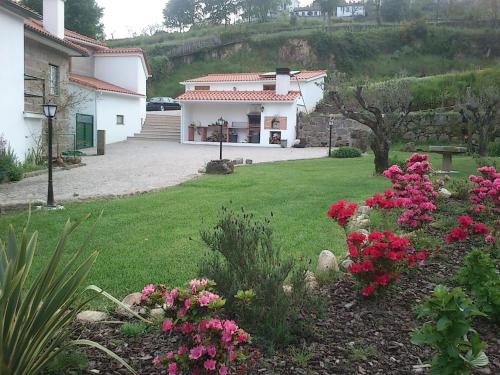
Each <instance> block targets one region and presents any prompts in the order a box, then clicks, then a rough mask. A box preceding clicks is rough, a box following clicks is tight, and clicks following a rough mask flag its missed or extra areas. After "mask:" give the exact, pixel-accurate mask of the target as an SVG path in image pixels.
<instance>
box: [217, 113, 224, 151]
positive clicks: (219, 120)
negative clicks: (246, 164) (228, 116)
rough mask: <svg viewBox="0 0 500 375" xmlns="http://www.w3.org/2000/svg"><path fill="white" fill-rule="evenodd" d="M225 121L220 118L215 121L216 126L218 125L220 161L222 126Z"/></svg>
mask: <svg viewBox="0 0 500 375" xmlns="http://www.w3.org/2000/svg"><path fill="white" fill-rule="evenodd" d="M225 122H226V121H225V120H224V119H223V118H222V117H221V118H219V119H218V120H217V125H219V141H220V146H219V147H220V150H219V151H220V152H219V154H220V156H219V159H220V160H222V138H223V135H222V127H223V126H224V124H225Z"/></svg>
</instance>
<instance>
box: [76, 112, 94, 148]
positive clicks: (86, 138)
mask: <svg viewBox="0 0 500 375" xmlns="http://www.w3.org/2000/svg"><path fill="white" fill-rule="evenodd" d="M93 146H94V116H90V115H81V114H77V115H76V148H77V150H79V149H81V148H88V147H93Z"/></svg>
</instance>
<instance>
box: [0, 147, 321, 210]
mask: <svg viewBox="0 0 500 375" xmlns="http://www.w3.org/2000/svg"><path fill="white" fill-rule="evenodd" d="M87 153H88V154H89V155H90V154H91V153H95V150H92V149H90V150H87ZM326 155H327V150H326V149H324V148H304V149H298V148H287V149H281V148H265V147H235V146H226V147H224V158H227V159H236V158H244V159H252V160H253V161H254V163H262V162H271V161H279V160H294V159H314V158H321V157H324V156H326ZM218 156H219V148H218V147H216V146H212V145H181V144H178V143H174V142H160V141H128V142H121V143H115V144H112V145H108V146H107V149H106V155H105V156H87V157H84V158H83V162H84V163H85V164H86V166H84V167H81V168H76V169H72V170H67V171H59V172H57V173H54V194H55V198H56V201H58V202H63V201H70V200H84V199H89V198H97V197H111V196H121V195H127V194H133V193H138V192H146V191H151V190H156V189H160V188H163V187H167V186H173V185H177V184H179V183H181V182H183V181H186V180H189V179H191V178H193V177H194V176H196V175H198V169H200V167H202V166H204V165H205V164H206V163H207V162H208V161H210V160H211V159H217V158H218ZM46 194H47V175H46V174H43V175H40V176H36V177H30V178H26V179H24V180H22V181H20V182H17V183H12V184H2V185H0V208H1V207H6V206H12V205H17V204H26V203H33V202H34V203H38V202H43V201H44V200H45V199H46Z"/></svg>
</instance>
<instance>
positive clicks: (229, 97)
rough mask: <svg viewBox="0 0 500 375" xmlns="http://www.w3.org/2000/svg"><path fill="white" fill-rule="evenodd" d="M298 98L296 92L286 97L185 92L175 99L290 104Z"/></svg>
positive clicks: (258, 92) (252, 93)
mask: <svg viewBox="0 0 500 375" xmlns="http://www.w3.org/2000/svg"><path fill="white" fill-rule="evenodd" d="M299 96H300V93H299V92H298V91H290V92H289V93H288V94H287V95H276V93H275V92H274V91H206V90H193V91H186V92H185V93H184V94H182V95H180V96H179V97H178V98H177V99H178V100H180V101H182V100H189V101H191V100H195V101H237V102H253V101H259V102H265V101H270V102H291V101H294V100H295V99H297V98H298V97H299Z"/></svg>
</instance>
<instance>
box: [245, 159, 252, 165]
mask: <svg viewBox="0 0 500 375" xmlns="http://www.w3.org/2000/svg"><path fill="white" fill-rule="evenodd" d="M245 164H253V160H252V159H247V160H245Z"/></svg>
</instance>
